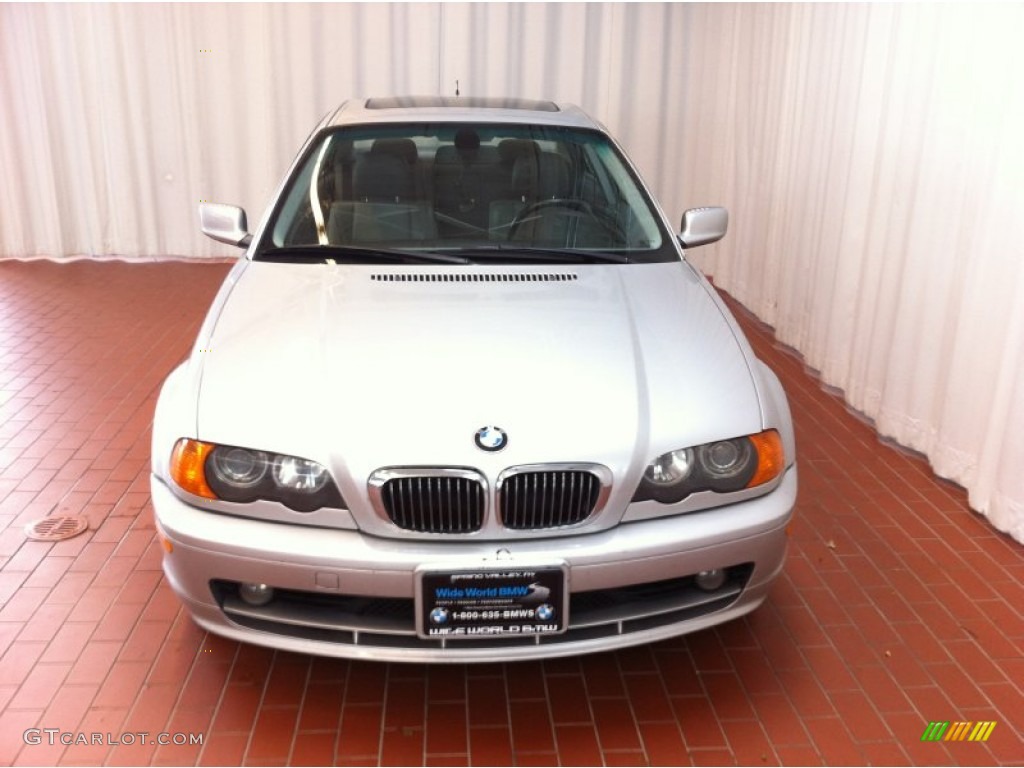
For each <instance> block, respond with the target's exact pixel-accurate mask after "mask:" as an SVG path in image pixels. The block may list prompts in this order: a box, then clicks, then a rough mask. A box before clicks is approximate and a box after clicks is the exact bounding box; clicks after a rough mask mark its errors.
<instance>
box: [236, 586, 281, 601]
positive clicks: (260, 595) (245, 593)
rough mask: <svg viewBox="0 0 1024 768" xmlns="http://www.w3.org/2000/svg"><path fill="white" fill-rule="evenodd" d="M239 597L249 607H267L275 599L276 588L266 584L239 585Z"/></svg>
mask: <svg viewBox="0 0 1024 768" xmlns="http://www.w3.org/2000/svg"><path fill="white" fill-rule="evenodd" d="M238 595H239V597H241V598H242V600H244V601H245V602H247V603H248V604H249V605H266V604H267V603H269V602H270V601H271V600H273V599H274V588H273V587H268V586H267V585H266V584H239V585H238Z"/></svg>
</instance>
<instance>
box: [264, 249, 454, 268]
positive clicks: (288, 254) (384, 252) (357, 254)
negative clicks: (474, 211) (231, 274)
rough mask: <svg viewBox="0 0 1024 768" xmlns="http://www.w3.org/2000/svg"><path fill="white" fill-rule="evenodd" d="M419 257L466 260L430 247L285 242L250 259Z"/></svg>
mask: <svg viewBox="0 0 1024 768" xmlns="http://www.w3.org/2000/svg"><path fill="white" fill-rule="evenodd" d="M360 259H370V260H371V261H397V262H406V261H419V262H426V263H428V264H469V263H470V260H469V259H467V258H465V257H463V256H455V255H453V254H448V253H435V252H432V251H403V250H399V249H397V248H366V247H363V246H359V245H287V246H283V247H280V248H264V249H263V250H261V251H259V252H257V253H256V255H255V256H253V261H275V262H283V263H292V262H293V263H296V264H333V263H335V262H338V261H358V260H360Z"/></svg>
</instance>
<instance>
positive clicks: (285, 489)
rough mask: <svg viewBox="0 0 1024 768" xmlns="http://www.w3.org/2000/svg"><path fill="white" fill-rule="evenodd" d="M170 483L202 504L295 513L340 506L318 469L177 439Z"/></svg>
mask: <svg viewBox="0 0 1024 768" xmlns="http://www.w3.org/2000/svg"><path fill="white" fill-rule="evenodd" d="M171 479H172V480H174V482H175V483H177V484H178V485H179V486H180V487H181V488H183V489H184V490H186V491H188V492H189V493H192V494H194V495H196V496H202V497H204V498H207V499H220V500H222V501H233V502H238V503H243V504H244V503H246V502H250V501H256V500H257V499H267V500H269V501H277V502H280V503H281V504H284V505H285V506H286V507H290V508H291V509H294V510H295V511H297V512H312V511H313V510H315V509H320V508H321V507H337V508H339V509H344V507H345V502H344V500H343V499H342V498H341V494H340V493H339V492H338V488H337V486H335V484H334V482H333V481H332V480H331V476H330V473H328V471H327V468H326V467H324V466H323V465H322V464H318V463H316V462H315V461H310V460H308V459H301V458H299V457H297V456H284V455H281V454H275V453H268V452H266V451H257V450H252V449H250V448H239V447H237V446H233V445H215V444H213V443H202V442H199V441H198V440H189V439H187V438H182V439H181V440H179V441H178V442H177V444H176V445H175V446H174V451H173V452H172V454H171Z"/></svg>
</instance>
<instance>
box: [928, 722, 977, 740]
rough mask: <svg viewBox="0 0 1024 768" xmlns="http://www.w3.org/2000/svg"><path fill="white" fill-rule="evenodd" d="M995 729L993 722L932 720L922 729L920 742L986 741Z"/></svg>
mask: <svg viewBox="0 0 1024 768" xmlns="http://www.w3.org/2000/svg"><path fill="white" fill-rule="evenodd" d="M995 727H996V723H995V721H994V720H982V721H979V722H977V723H974V722H961V721H957V722H954V723H950V722H949V720H946V721H937V720H933V721H932V722H930V723H928V727H927V728H925V729H924V734H922V736H921V741H988V737H989V736H991V735H992V729H993V728H995Z"/></svg>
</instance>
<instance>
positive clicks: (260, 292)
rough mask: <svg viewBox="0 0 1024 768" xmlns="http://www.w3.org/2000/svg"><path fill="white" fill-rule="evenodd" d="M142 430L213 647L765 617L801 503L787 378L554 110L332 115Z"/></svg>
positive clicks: (537, 634) (408, 648) (719, 217)
mask: <svg viewBox="0 0 1024 768" xmlns="http://www.w3.org/2000/svg"><path fill="white" fill-rule="evenodd" d="M199 215H200V220H201V225H202V228H203V231H204V232H205V233H206V234H207V235H209V236H210V237H213V238H214V239H216V240H219V241H222V242H226V243H230V244H232V245H237V246H239V247H243V248H245V249H246V251H245V255H244V256H243V257H242V258H240V259H239V260H238V262H237V263H236V264H235V265H234V267H233V268H232V269H231V271H230V274H229V275H228V277H227V279H226V280H225V282H224V285H223V286H222V288H221V290H220V292H219V294H218V295H217V298H216V299H215V301H214V303H213V306H212V307H211V308H210V311H209V314H208V315H207V317H206V321H205V323H204V324H203V326H202V329H201V330H200V333H199V337H198V339H197V340H196V342H195V346H194V348H193V350H192V354H191V356H190V357H189V359H188V360H187V361H186V362H184V363H183V364H182V365H181V366H180V367H178V368H177V369H176V370H174V371H173V372H172V373H171V374H170V376H169V377H168V378H167V380H166V382H165V383H164V385H163V389H162V391H161V393H160V398H159V402H158V405H157V409H156V415H155V418H154V425H153V462H152V495H153V505H154V509H155V513H156V521H157V525H158V529H159V532H160V536H161V539H162V542H163V545H164V549H165V553H166V554H165V556H164V570H165V573H166V576H167V579H168V582H169V583H170V585H171V587H172V588H173V589H174V591H175V592H176V593H177V594H178V595H179V596H180V597H181V599H182V600H183V601H184V603H185V605H186V606H187V608H188V610H189V611H190V612H191V614H192V616H193V618H194V619H195V621H196V622H197V623H198V624H199V625H200V626H202V627H204V628H206V629H207V630H209V631H211V632H215V633H218V634H221V635H225V636H227V637H231V638H235V639H237V640H242V641H246V642H251V643H259V644H262V645H267V646H272V647H275V648H281V649H287V650H291V651H299V652H308V653H313V654H322V655H329V656H344V657H353V658H362V659H375V660H382V661H412V662H424V661H425V662H476V661H490V662H493V661H512V660H524V659H538V658H545V657H554V656H566V655H572V654H580V653H589V652H593V651H601V650H607V649H614V648H621V647H624V646H629V645H635V644H639V643H649V642H652V641H656V640H660V639H664V638H668V637H672V636H675V635H680V634H683V633H686V632H692V631H694V630H699V629H702V628H705V627H710V626H712V625H715V624H719V623H721V622H724V621H729V620H732V619H735V618H737V617H740V616H743V615H744V614H746V613H748V612H750V611H752V610H754V609H755V608H757V607H758V606H759V605H760V604H761V603H762V601H763V600H764V599H765V596H766V592H767V589H768V587H769V585H770V583H771V581H772V579H773V578H774V577H775V576H776V575H777V574H778V573H779V571H780V569H781V568H782V564H783V560H784V556H785V551H786V526H787V523H788V521H789V519H790V516H791V514H792V510H793V505H794V502H795V499H796V489H797V471H796V464H795V451H794V439H793V429H792V425H791V421H790V414H789V407H788V405H787V402H786V396H785V394H784V392H783V390H782V387H781V386H780V384H779V381H778V379H777V378H776V376H775V375H774V374H773V373H772V372H771V371H770V370H769V369H768V368H767V367H766V366H765V365H764V364H763V363H761V362H760V361H759V360H758V359H757V358H756V357H755V356H754V354H753V352H752V350H751V348H750V346H749V345H748V343H747V341H746V339H745V338H744V337H743V334H742V333H741V332H740V330H739V328H738V327H737V324H736V322H735V320H734V319H733V318H732V317H731V316H730V314H729V312H728V310H727V309H726V307H725V306H724V304H723V303H722V301H721V300H720V299H719V297H718V296H717V295H716V293H715V291H714V290H713V288H712V287H711V286H710V285H709V284H708V282H707V281H706V280H705V278H704V277H703V276H702V275H701V273H700V272H699V271H698V270H696V269H695V268H694V267H692V266H691V265H690V264H689V263H688V262H687V261H686V258H685V250H686V249H688V248H693V247H696V246H700V245H703V244H706V243H710V242H714V241H715V240H718V239H719V238H721V237H722V236H723V235H724V234H725V231H726V225H727V221H728V217H727V214H726V211H725V210H724V209H722V208H696V209H691V210H688V211H686V212H685V213H684V214H683V217H682V226H681V229H680V230H679V231H674V228H673V227H672V226H671V225H670V224H669V222H668V220H667V219H666V217H665V216H664V214H663V213H662V212H661V211H660V210H659V208H658V207H657V205H656V204H655V203H654V201H653V200H652V198H651V195H650V193H649V191H648V190H647V189H646V188H645V186H644V185H643V183H642V182H641V180H640V178H639V176H638V174H637V172H636V169H635V168H634V167H633V166H632V165H631V164H630V162H629V161H628V160H627V159H626V157H625V155H624V154H623V152H622V150H621V148H620V147H619V146H618V145H617V144H616V143H615V141H613V140H612V139H611V138H610V137H609V135H608V133H607V132H606V131H605V130H604V129H603V127H602V126H601V125H600V124H599V123H597V122H595V121H594V120H593V119H591V118H589V117H588V116H587V115H585V114H584V113H583V112H582V111H581V110H580V109H578V108H576V107H573V106H570V105H563V104H556V103H553V102H548V101H525V100H517V99H486V98H472V97H457V98H441V97H407V98H381V99H369V100H358V101H349V102H346V103H345V104H343V105H342V106H341V107H339V108H338V109H337V110H336V111H334V112H332V113H331V114H329V115H328V116H327V117H325V118H324V119H323V120H322V121H321V123H320V124H319V125H318V126H317V127H316V129H315V130H314V131H313V132H312V134H311V135H310V137H309V138H308V139H307V140H306V142H305V144H304V146H303V147H302V149H301V150H300V151H299V154H298V156H297V158H296V159H295V161H294V163H293V165H292V167H291V169H290V171H289V172H288V174H287V176H286V178H285V180H284V182H283V184H282V185H281V187H280V189H279V191H278V192H277V194H276V195H275V198H274V201H273V203H272V205H271V206H270V207H269V209H268V211H267V213H266V214H265V216H264V218H263V220H262V221H261V222H260V224H259V226H258V227H256V229H255V231H254V232H253V233H252V234H250V233H249V231H248V226H247V223H246V216H245V212H244V211H242V210H241V209H240V208H237V207H234V206H229V205H217V204H204V205H202V206H200V210H199Z"/></svg>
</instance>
